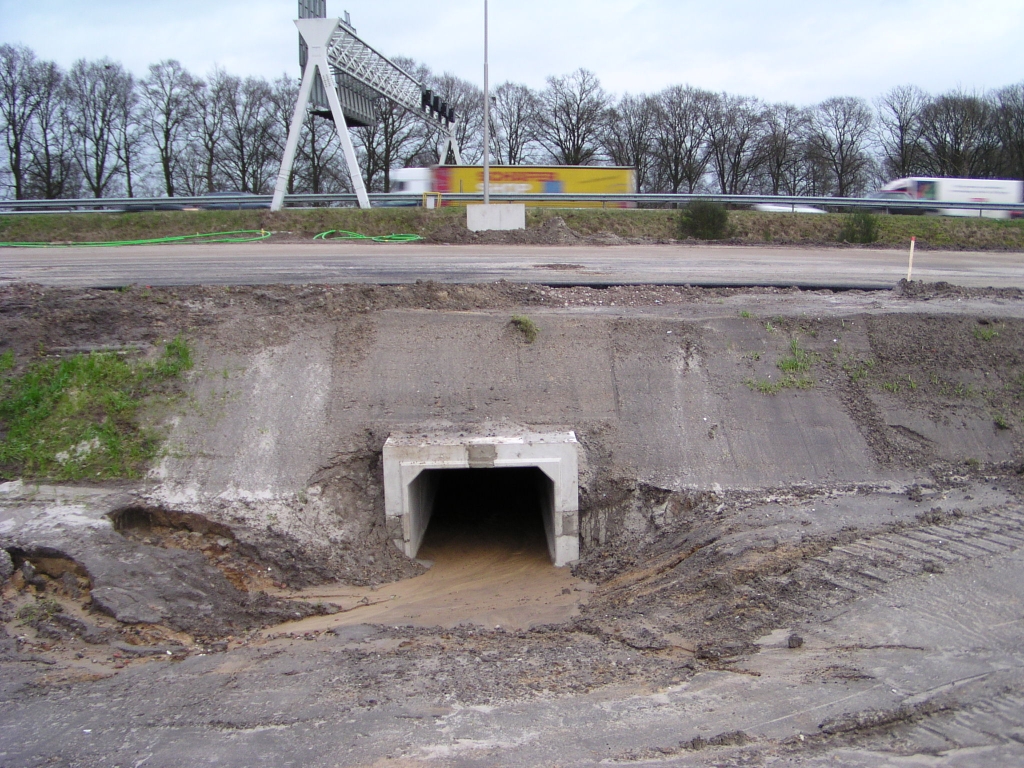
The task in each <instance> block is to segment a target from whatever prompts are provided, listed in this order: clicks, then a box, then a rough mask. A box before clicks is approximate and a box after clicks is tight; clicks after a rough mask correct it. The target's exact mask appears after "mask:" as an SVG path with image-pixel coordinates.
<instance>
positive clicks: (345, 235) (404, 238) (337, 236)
mask: <svg viewBox="0 0 1024 768" xmlns="http://www.w3.org/2000/svg"><path fill="white" fill-rule="evenodd" d="M331 235H334V237H331ZM313 239H314V240H372V241H373V242H375V243H414V242H416V241H417V240H422V239H423V238H422V237H420V236H419V235H379V236H377V237H370V236H369V235H361V234H359V233H358V232H349V231H347V230H344V229H328V230H327V231H326V232H321V233H320V234H319V235H316V236H315V237H314V238H313Z"/></svg>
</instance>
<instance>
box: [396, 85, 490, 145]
mask: <svg viewBox="0 0 1024 768" xmlns="http://www.w3.org/2000/svg"><path fill="white" fill-rule="evenodd" d="M425 82H426V84H427V87H429V88H430V89H431V90H432V91H433V92H434V94H435V95H437V96H440V97H441V101H443V102H445V103H446V104H447V105H448V106H449V107H454V108H455V113H456V116H457V122H456V123H455V126H454V127H455V140H456V141H457V142H458V143H459V151H460V152H461V153H462V159H463V162H465V163H469V164H474V163H478V162H481V161H482V158H483V147H482V145H481V144H482V141H481V136H482V134H483V127H482V126H483V120H484V110H483V99H484V94H483V90H482V89H481V88H478V87H477V86H476V85H474V84H473V83H471V82H469V81H468V80H463V79H462V78H461V77H456V76H455V75H452V74H450V73H448V72H446V73H444V74H443V75H441V76H440V77H435V76H433V75H428V76H427V78H426V80H425ZM443 141H444V138H443V135H442V133H441V132H440V131H439V130H437V129H432V130H430V131H429V135H428V136H427V137H426V144H427V147H426V153H425V154H426V157H423V158H416V159H415V160H414V161H413V162H416V163H419V162H420V161H421V160H422V161H423V162H424V163H425V164H433V163H444V162H446V161H447V159H448V158H444V157H440V156H439V151H440V149H441V145H442V143H443Z"/></svg>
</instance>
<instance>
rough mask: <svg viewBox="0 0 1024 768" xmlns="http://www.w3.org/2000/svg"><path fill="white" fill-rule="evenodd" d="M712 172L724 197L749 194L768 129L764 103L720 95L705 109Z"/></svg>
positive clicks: (742, 97)
mask: <svg viewBox="0 0 1024 768" xmlns="http://www.w3.org/2000/svg"><path fill="white" fill-rule="evenodd" d="M704 119H705V120H706V121H707V126H708V148H709V150H710V154H711V169H712V171H713V172H714V176H715V180H716V181H717V182H718V187H719V189H720V190H721V192H722V193H723V194H727V195H741V194H744V193H745V192H747V191H748V187H749V186H750V185H751V183H752V182H753V180H754V176H755V173H756V172H757V170H758V164H759V162H760V160H761V156H760V155H759V153H758V151H757V150H758V146H759V143H760V139H761V132H762V130H763V127H764V111H763V107H762V105H761V103H760V102H759V101H758V100H757V99H754V98H750V97H748V96H730V95H729V94H725V93H723V94H718V95H716V96H715V97H714V98H712V99H709V100H708V101H707V102H706V104H705V107H704Z"/></svg>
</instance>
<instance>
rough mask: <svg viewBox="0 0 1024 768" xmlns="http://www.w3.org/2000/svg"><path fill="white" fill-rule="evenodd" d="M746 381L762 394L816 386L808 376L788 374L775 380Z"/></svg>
mask: <svg viewBox="0 0 1024 768" xmlns="http://www.w3.org/2000/svg"><path fill="white" fill-rule="evenodd" d="M744 383H745V384H746V385H747V386H748V387H750V388H751V389H752V390H754V391H755V392H760V393H761V394H762V395H774V394H778V393H779V392H781V391H782V390H784V389H811V388H812V387H813V386H814V379H811V378H810V377H808V376H793V375H786V376H783V377H782V378H779V379H775V380H772V379H747V380H746V381H745V382H744Z"/></svg>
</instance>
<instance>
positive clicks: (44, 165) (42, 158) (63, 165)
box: [27, 61, 81, 200]
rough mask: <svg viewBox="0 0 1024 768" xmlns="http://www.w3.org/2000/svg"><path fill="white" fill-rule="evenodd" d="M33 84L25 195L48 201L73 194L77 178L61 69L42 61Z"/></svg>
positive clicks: (66, 95)
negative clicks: (34, 96)
mask: <svg viewBox="0 0 1024 768" xmlns="http://www.w3.org/2000/svg"><path fill="white" fill-rule="evenodd" d="M35 87H36V88H37V89H38V94H39V108H38V109H37V110H36V113H35V116H34V118H33V130H32V131H31V134H30V139H29V149H30V156H29V161H28V168H27V171H28V187H27V192H28V196H29V197H34V198H44V199H48V200H52V199H56V198H61V197H74V196H76V195H77V194H78V190H79V184H80V178H81V177H80V175H78V174H76V168H75V158H74V143H73V140H72V137H71V123H70V121H69V118H68V92H67V86H66V83H65V75H64V72H63V71H62V70H61V69H60V67H58V66H57V65H56V64H54V63H53V62H49V61H47V62H42V63H41V64H40V65H39V67H38V68H37V71H36V79H35Z"/></svg>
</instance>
